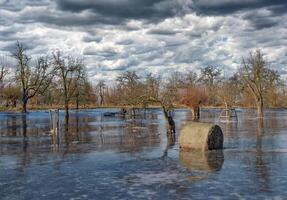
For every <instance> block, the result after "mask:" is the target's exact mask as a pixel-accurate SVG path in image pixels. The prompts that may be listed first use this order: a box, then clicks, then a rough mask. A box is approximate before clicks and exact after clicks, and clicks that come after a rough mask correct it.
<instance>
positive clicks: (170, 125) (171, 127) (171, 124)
mask: <svg viewBox="0 0 287 200" xmlns="http://www.w3.org/2000/svg"><path fill="white" fill-rule="evenodd" d="M163 114H164V117H165V119H166V121H167V123H168V129H167V132H168V133H169V134H173V133H175V122H174V120H173V118H172V116H171V115H169V114H168V111H167V110H166V109H165V108H164V107H163Z"/></svg>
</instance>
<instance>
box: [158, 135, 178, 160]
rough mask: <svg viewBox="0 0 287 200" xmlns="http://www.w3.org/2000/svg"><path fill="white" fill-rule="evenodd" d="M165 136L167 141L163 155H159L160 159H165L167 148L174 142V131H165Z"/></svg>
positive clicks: (170, 147)
mask: <svg viewBox="0 0 287 200" xmlns="http://www.w3.org/2000/svg"><path fill="white" fill-rule="evenodd" d="M166 138H167V142H166V147H165V149H164V152H163V155H162V157H161V158H162V159H165V158H166V157H167V156H168V150H169V149H172V148H173V147H174V145H175V142H176V137H175V133H170V132H168V131H167V133H166Z"/></svg>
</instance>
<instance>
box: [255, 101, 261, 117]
mask: <svg viewBox="0 0 287 200" xmlns="http://www.w3.org/2000/svg"><path fill="white" fill-rule="evenodd" d="M256 106H257V117H258V118H263V99H258V100H257V102H256Z"/></svg>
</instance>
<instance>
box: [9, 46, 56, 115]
mask: <svg viewBox="0 0 287 200" xmlns="http://www.w3.org/2000/svg"><path fill="white" fill-rule="evenodd" d="M12 56H13V57H14V58H15V59H16V61H17V69H16V80H17V81H18V82H19V83H20V85H21V90H22V94H21V96H22V112H27V103H28V100H29V99H31V98H33V97H34V96H35V95H37V94H41V93H44V92H45V91H46V90H47V88H48V87H49V84H50V82H51V80H52V77H53V73H52V71H50V65H49V63H48V59H47V58H44V57H41V58H39V59H37V61H36V64H35V65H31V57H29V56H28V55H27V54H26V51H25V48H24V47H23V45H22V44H21V43H20V42H17V44H16V51H15V52H14V53H13V55H12Z"/></svg>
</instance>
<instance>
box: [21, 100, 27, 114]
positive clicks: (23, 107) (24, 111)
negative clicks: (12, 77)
mask: <svg viewBox="0 0 287 200" xmlns="http://www.w3.org/2000/svg"><path fill="white" fill-rule="evenodd" d="M22 103H23V104H22V112H23V113H26V112H27V103H28V98H27V97H25V96H23V97H22Z"/></svg>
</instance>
